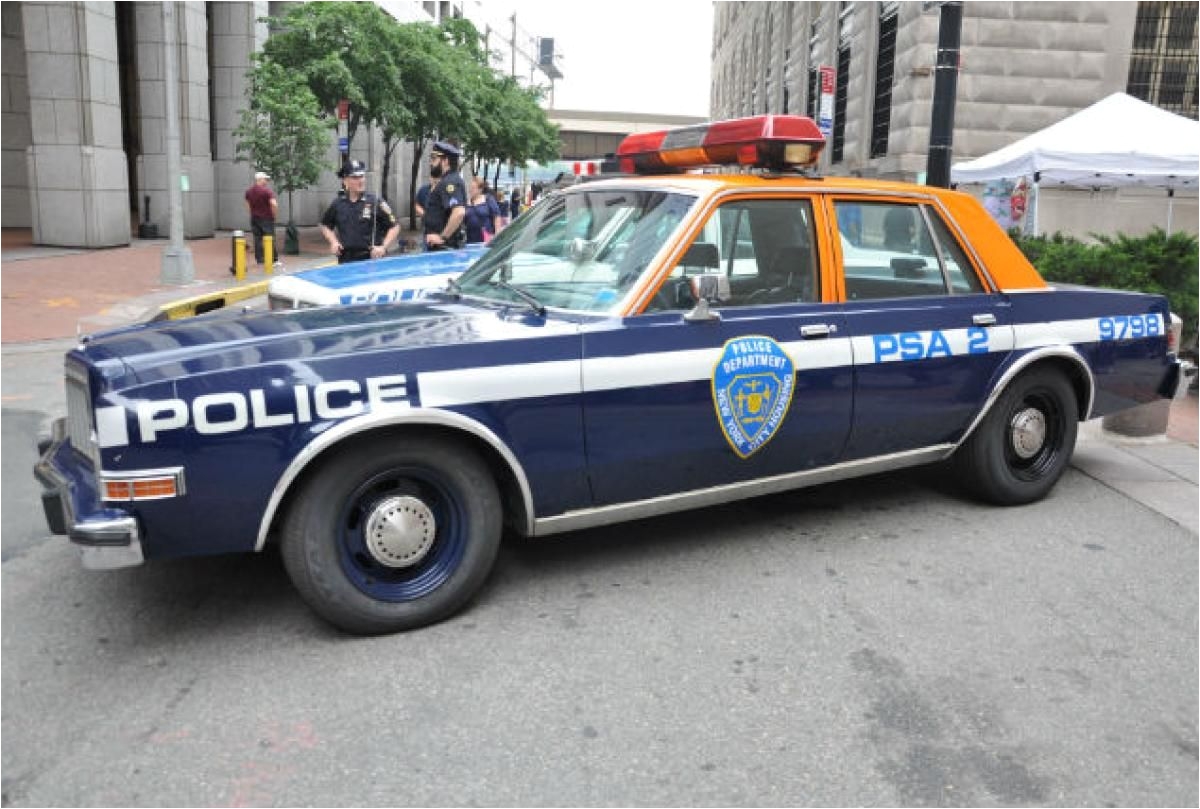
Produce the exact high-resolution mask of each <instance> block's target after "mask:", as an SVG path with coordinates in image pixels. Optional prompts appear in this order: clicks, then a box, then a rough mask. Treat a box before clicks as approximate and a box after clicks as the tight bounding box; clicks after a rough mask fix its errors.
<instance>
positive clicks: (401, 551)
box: [366, 495, 437, 568]
mask: <svg viewBox="0 0 1200 809" xmlns="http://www.w3.org/2000/svg"><path fill="white" fill-rule="evenodd" d="M436 533H437V523H436V522H435V521H434V519H433V512H432V511H430V510H429V507H428V506H426V505H425V504H424V503H423V502H421V501H420V500H418V499H417V498H415V497H409V496H407V495H406V496H403V497H389V498H387V499H386V500H383V501H381V502H380V503H379V504H378V505H376V506H375V509H374V510H373V511H372V512H371V516H370V517H368V518H367V535H366V541H367V549H368V550H369V551H370V552H371V556H372V557H374V559H375V561H376V562H378V563H379V564H381V565H385V566H387V567H395V568H402V567H412V566H413V565H415V564H417V563H418V562H420V561H421V560H422V559H424V558H425V554H427V553H429V549H430V548H431V547H432V546H433V537H434V534H436Z"/></svg>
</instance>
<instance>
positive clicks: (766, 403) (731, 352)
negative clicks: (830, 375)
mask: <svg viewBox="0 0 1200 809" xmlns="http://www.w3.org/2000/svg"><path fill="white" fill-rule="evenodd" d="M712 384H713V404H714V405H715V407H716V409H717V421H718V423H719V424H720V425H721V431H722V432H724V433H725V438H726V440H728V441H729V446H731V447H732V448H733V451H734V452H736V453H737V454H738V456H739V457H741V458H749V457H750V456H751V455H753V454H754V453H755V452H757V451H758V450H760V449H762V448H763V447H764V446H765V445H766V444H767V442H768V441H770V440H771V439H772V438H774V437H775V433H777V432H778V431H779V427H780V425H782V424H783V420H784V418H785V417H786V416H787V413H788V408H789V407H791V404H792V392H793V391H794V390H795V387H796V366H795V364H794V363H793V362H792V358H791V357H789V356H788V355H787V352H786V351H784V350H783V347H782V346H780V345H779V343H777V342H775V341H774V340H772V339H771V338H770V337H760V336H747V337H737V338H735V339H733V340H730V341H729V342H727V343H726V344H725V348H724V350H723V351H722V352H721V358H720V359H719V360H717V365H716V368H714V369H713V383H712Z"/></svg>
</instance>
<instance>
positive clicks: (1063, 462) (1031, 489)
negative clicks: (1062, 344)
mask: <svg viewBox="0 0 1200 809" xmlns="http://www.w3.org/2000/svg"><path fill="white" fill-rule="evenodd" d="M1078 430H1079V407H1078V404H1077V402H1076V399H1075V391H1074V390H1073V389H1072V387H1071V384H1070V383H1069V382H1068V381H1067V380H1066V378H1064V376H1063V375H1062V374H1061V373H1058V372H1056V371H1054V370H1052V369H1049V368H1040V369H1034V370H1031V371H1028V372H1026V373H1023V374H1021V375H1020V376H1018V377H1017V378H1016V379H1014V380H1013V381H1012V382H1011V383H1010V384H1009V386H1008V388H1007V389H1005V391H1004V392H1003V393H1002V394H1000V397H999V398H998V399H997V400H996V402H995V404H994V405H992V409H991V410H990V411H989V412H988V414H987V415H986V416H985V417H984V418H983V421H982V422H980V423H979V425H978V426H977V427H976V428H975V432H974V433H972V434H971V436H970V437H969V438H968V439H967V440H966V442H965V443H964V444H963V445H962V446H961V447H959V449H958V451H957V452H956V453H955V454H954V464H953V466H954V468H955V470H956V472H958V474H959V475H960V479H961V481H962V483H963V485H964V486H966V488H967V489H968V490H969V491H970V492H971V493H972V494H974V495H975V496H976V497H978V498H980V499H982V500H986V501H988V502H990V503H995V504H997V505H1002V506H1015V505H1022V504H1024V503H1032V502H1034V501H1036V500H1040V499H1042V498H1043V497H1045V496H1046V494H1047V493H1048V492H1049V491H1050V489H1052V488H1053V487H1054V484H1055V483H1057V482H1058V479H1059V477H1061V476H1062V473H1063V470H1064V469H1066V466H1067V462H1068V461H1069V460H1070V459H1071V453H1072V452H1073V451H1074V449H1075V436H1076V434H1077V433H1078Z"/></svg>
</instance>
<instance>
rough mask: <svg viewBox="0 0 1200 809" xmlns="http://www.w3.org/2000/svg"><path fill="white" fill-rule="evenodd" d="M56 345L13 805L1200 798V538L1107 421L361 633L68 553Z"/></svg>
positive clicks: (18, 453)
mask: <svg viewBox="0 0 1200 809" xmlns="http://www.w3.org/2000/svg"><path fill="white" fill-rule="evenodd" d="M69 345H70V343H69V342H63V341H56V342H48V343H33V344H26V345H22V346H9V345H5V346H4V351H3V385H4V409H3V418H2V421H0V425H2V428H3V446H4V453H3V519H4V523H3V566H2V572H3V586H2V599H3V605H2V606H3V610H2V621H3V663H4V665H3V686H2V687H3V692H2V698H3V734H4V742H5V744H4V745H3V804H4V805H5V806H62V805H114V806H116V805H128V806H161V805H168V806H170V805H195V806H251V805H255V806H283V805H297V806H300V805H302V806H347V805H375V804H386V805H405V806H416V805H421V806H426V805H430V806H437V805H480V804H482V805H528V806H534V805H696V806H718V805H720V806H727V805H760V806H776V805H778V806H784V805H839V806H841V805H872V806H878V805H889V806H890V805H914V806H948V805H1053V806H1125V805H1143V806H1149V805H1154V806H1186V805H1191V806H1194V805H1196V804H1197V802H1198V795H1197V726H1196V725H1197V687H1196V683H1197V680H1198V671H1197V636H1198V626H1197V593H1198V581H1197V579H1198V576H1197V570H1198V559H1197V536H1196V532H1195V529H1194V528H1193V527H1190V526H1188V525H1186V524H1184V523H1181V522H1180V521H1179V520H1177V519H1172V518H1171V517H1170V516H1168V515H1167V514H1165V513H1164V511H1163V509H1160V508H1155V507H1153V504H1152V503H1149V500H1150V498H1147V497H1141V498H1139V497H1135V496H1131V495H1130V494H1129V493H1127V492H1126V491H1123V487H1122V486H1120V485H1118V484H1114V483H1113V482H1112V481H1109V480H1106V479H1104V475H1103V474H1102V471H1094V470H1096V469H1099V468H1100V467H1102V466H1103V465H1104V463H1106V462H1107V461H1106V458H1107V457H1108V456H1104V455H1103V454H1102V453H1100V450H1098V449H1097V448H1095V447H1093V448H1092V449H1091V450H1088V452H1090V455H1088V452H1085V453H1084V454H1085V456H1088V457H1090V458H1091V459H1092V460H1091V462H1090V463H1091V468H1092V469H1093V471H1092V472H1084V471H1081V469H1080V468H1079V466H1083V467H1085V468H1086V467H1087V466H1088V465H1087V464H1080V465H1077V467H1074V468H1071V469H1069V470H1068V471H1067V473H1066V475H1065V476H1064V478H1063V479H1062V481H1061V482H1060V484H1059V485H1058V487H1057V488H1056V489H1055V490H1054V492H1053V493H1052V495H1051V497H1049V498H1048V499H1047V500H1045V501H1044V502H1041V503H1038V504H1035V505H1032V506H1027V507H1023V508H1012V509H998V508H993V507H988V506H983V505H979V504H977V503H974V502H972V501H970V500H967V499H965V498H963V497H962V496H960V495H959V494H958V493H957V492H956V491H955V489H954V488H953V486H952V484H951V483H950V482H948V481H946V480H945V479H944V478H943V477H942V476H940V475H938V474H937V473H936V472H934V471H917V472H907V473H903V474H893V475H884V476H878V477H873V478H869V479H865V480H858V481H851V482H847V483H843V484H836V485H829V486H823V487H818V488H814V489H810V490H805V491H800V492H795V493H790V494H785V495H779V496H772V497H767V498H761V499H757V500H753V501H747V502H743V503H738V504H734V505H730V506H726V507H720V508H712V509H707V510H704V511H700V512H695V513H691V514H685V515H679V516H675V517H670V518H661V519H655V520H645V521H640V522H636V523H631V524H627V525H623V526H616V527H612V528H606V529H597V530H591V531H584V532H578V533H575V534H571V535H566V536H562V537H555V538H550V539H546V540H541V541H537V542H523V541H518V540H510V541H507V542H506V544H505V547H504V549H503V550H502V552H501V556H500V559H499V563H498V566H497V569H496V571H495V573H494V575H493V577H492V579H491V581H490V583H489V585H488V586H487V587H486V588H485V590H484V592H483V593H482V595H481V597H480V598H479V599H478V600H477V601H476V603H475V604H474V605H473V606H472V607H471V608H470V609H468V610H467V611H466V612H464V613H462V614H460V615H459V616H457V617H456V618H454V619H452V620H450V621H447V622H445V623H442V624H439V625H436V626H433V627H430V628H427V629H424V630H420V631H417V632H413V633H408V634H403V635H395V636H390V637H383V638H372V639H361V638H352V637H348V636H345V635H342V634H339V633H338V632H336V631H335V630H333V629H331V628H329V627H328V626H326V625H325V624H323V623H322V622H321V621H320V620H318V619H317V618H316V617H314V615H313V614H312V613H311V612H309V610H308V609H307V608H306V607H305V606H304V604H303V603H302V602H301V601H300V599H299V597H298V596H297V595H296V594H295V592H294V591H293V590H292V588H291V585H290V583H289V582H288V580H287V577H286V575H285V574H284V572H283V569H282V565H281V563H280V560H279V558H278V555H277V554H275V553H272V552H267V553H265V554H263V555H260V556H246V557H239V556H231V557H221V558H210V559H199V560H178V561H171V562H163V563H155V564H150V565H147V566H144V567H141V568H137V569H130V570H120V571H111V572H107V573H97V572H88V571H84V570H82V569H81V568H80V566H79V564H78V560H77V558H76V553H75V552H74V551H73V550H72V548H71V547H70V546H69V544H68V543H67V542H66V541H65V540H64V539H63V538H61V537H50V536H49V535H48V534H47V533H46V530H45V528H44V525H43V521H42V517H41V512H40V505H39V503H38V501H37V494H36V487H35V486H34V484H33V481H32V477H31V475H30V467H31V465H32V463H33V460H34V457H33V456H34V449H33V443H34V440H35V436H36V433H37V432H38V431H39V430H41V429H43V428H44V427H45V425H46V424H47V423H48V419H49V417H50V416H52V415H58V414H60V413H61V412H62V410H63V404H62V399H63V394H62V391H61V354H62V351H63V350H64V349H65V348H66V347H67V346H69ZM1172 446H1175V445H1172ZM1177 446H1178V447H1182V448H1183V449H1182V453H1183V455H1182V456H1181V457H1184V458H1187V459H1190V460H1188V461H1182V462H1181V463H1182V464H1184V465H1186V464H1187V463H1190V464H1191V465H1192V466H1193V467H1194V465H1195V457H1196V456H1195V447H1194V446H1190V445H1183V444H1180V445H1177ZM1158 451H1159V449H1157V448H1155V449H1154V452H1158ZM1098 453H1099V454H1098ZM1189 453H1190V454H1189ZM1097 459H1099V460H1097ZM1192 474H1193V475H1194V473H1192ZM1185 485H1186V484H1185ZM1190 485H1191V486H1192V488H1191V492H1192V494H1191V495H1190V496H1191V497H1192V498H1193V500H1194V498H1195V494H1194V492H1195V480H1194V477H1193V478H1192V481H1191V484H1190ZM1148 503H1149V504H1148ZM1185 522H1186V521H1185Z"/></svg>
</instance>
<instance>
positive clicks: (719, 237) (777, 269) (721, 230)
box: [655, 199, 820, 309]
mask: <svg viewBox="0 0 1200 809" xmlns="http://www.w3.org/2000/svg"><path fill="white" fill-rule="evenodd" d="M702 273H720V274H722V275H725V276H726V277H728V279H729V288H730V290H729V291H730V298H729V300H727V301H722V302H720V303H719V304H718V305H719V306H721V307H730V306H760V305H767V304H783V303H805V302H813V301H818V300H820V287H819V278H820V275H819V272H818V267H817V253H816V238H815V236H814V227H813V213H812V203H811V201H810V200H808V199H778V200H761V199H755V200H735V201H732V202H728V203H726V204H724V205H722V206H721V207H720V208H718V209H717V210H716V211H715V212H714V213H713V214H712V216H710V217H709V219H708V221H707V222H706V223H705V224H704V228H703V229H702V230H701V232H700V234H699V235H698V236H697V237H696V239H695V240H694V241H693V242H692V244H691V246H690V247H689V248H688V250H687V251H686V252H685V254H684V256H683V258H682V259H680V261H679V263H678V264H677V265H676V267H675V270H674V271H673V272H672V273H671V276H670V277H669V278H668V279H667V281H666V282H665V284H664V287H663V289H662V290H661V291H660V294H659V296H658V298H657V301H658V306H657V307H655V308H659V309H663V308H671V309H690V308H691V307H692V306H694V305H695V301H694V300H693V298H692V295H691V289H690V282H689V278H690V277H691V276H693V275H698V274H702Z"/></svg>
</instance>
